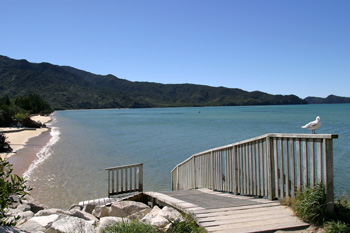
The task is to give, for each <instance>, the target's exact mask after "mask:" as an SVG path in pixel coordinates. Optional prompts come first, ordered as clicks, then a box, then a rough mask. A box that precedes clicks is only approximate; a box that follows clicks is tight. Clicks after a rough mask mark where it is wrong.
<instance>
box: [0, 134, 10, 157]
mask: <svg viewBox="0 0 350 233" xmlns="http://www.w3.org/2000/svg"><path fill="white" fill-rule="evenodd" d="M11 151H12V148H11V146H10V142H8V141H7V137H6V136H5V134H3V133H0V152H7V153H8V152H11Z"/></svg>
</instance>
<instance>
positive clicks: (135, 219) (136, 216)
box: [128, 208, 152, 222]
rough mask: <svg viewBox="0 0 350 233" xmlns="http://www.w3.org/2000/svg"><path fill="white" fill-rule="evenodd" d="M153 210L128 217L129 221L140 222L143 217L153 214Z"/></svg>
mask: <svg viewBox="0 0 350 233" xmlns="http://www.w3.org/2000/svg"><path fill="white" fill-rule="evenodd" d="M151 210H152V209H151V208H149V209H143V210H141V211H139V212H136V213H133V214H132V215H129V216H128V219H130V220H134V221H137V222H138V221H140V220H141V219H142V218H143V217H145V216H146V215H147V214H148V213H149V212H151Z"/></svg>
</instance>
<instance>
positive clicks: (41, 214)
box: [34, 208, 70, 217]
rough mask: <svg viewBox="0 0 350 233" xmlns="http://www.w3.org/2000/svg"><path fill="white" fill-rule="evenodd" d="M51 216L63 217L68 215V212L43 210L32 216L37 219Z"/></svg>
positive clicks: (53, 209)
mask: <svg viewBox="0 0 350 233" xmlns="http://www.w3.org/2000/svg"><path fill="white" fill-rule="evenodd" d="M52 214H65V215H70V212H69V211H65V210H61V209H56V208H52V209H45V210H40V211H38V212H37V213H36V214H35V215H34V216H36V217H39V216H49V215H52Z"/></svg>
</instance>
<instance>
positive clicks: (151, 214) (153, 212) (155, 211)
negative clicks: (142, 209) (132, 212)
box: [141, 206, 161, 222]
mask: <svg viewBox="0 0 350 233" xmlns="http://www.w3.org/2000/svg"><path fill="white" fill-rule="evenodd" d="M160 211H161V209H160V208H159V207H158V206H154V207H153V209H152V210H151V212H149V213H148V214H146V216H145V217H143V218H142V219H141V221H142V222H147V220H150V219H151V218H154V217H155V216H157V215H158V213H159V212H160Z"/></svg>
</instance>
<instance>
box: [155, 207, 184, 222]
mask: <svg viewBox="0 0 350 233" xmlns="http://www.w3.org/2000/svg"><path fill="white" fill-rule="evenodd" d="M159 215H160V216H162V217H164V218H165V219H171V220H172V221H182V220H183V219H182V216H181V214H180V212H179V211H177V210H175V209H174V208H172V207H168V206H165V207H164V208H163V209H162V210H161V211H160V212H159Z"/></svg>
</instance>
